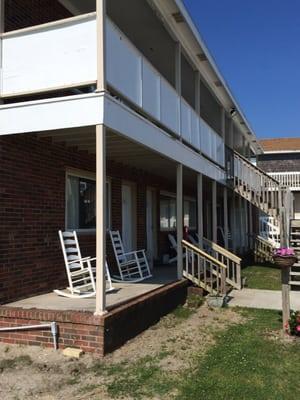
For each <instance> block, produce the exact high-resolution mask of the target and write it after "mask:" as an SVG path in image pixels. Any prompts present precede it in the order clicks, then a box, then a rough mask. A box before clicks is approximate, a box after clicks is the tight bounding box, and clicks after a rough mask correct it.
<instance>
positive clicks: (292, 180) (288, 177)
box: [268, 171, 300, 192]
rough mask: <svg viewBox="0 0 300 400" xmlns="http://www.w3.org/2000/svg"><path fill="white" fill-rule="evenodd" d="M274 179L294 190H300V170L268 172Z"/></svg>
mask: <svg viewBox="0 0 300 400" xmlns="http://www.w3.org/2000/svg"><path fill="white" fill-rule="evenodd" d="M268 175H270V176H271V177H272V178H273V179H276V180H277V181H278V182H279V183H280V184H281V185H282V186H284V187H286V188H289V189H290V190H291V191H292V192H296V191H297V192H298V191H300V172H299V171H294V172H293V171H287V172H268Z"/></svg>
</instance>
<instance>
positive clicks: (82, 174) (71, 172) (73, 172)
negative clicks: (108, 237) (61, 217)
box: [65, 168, 111, 234]
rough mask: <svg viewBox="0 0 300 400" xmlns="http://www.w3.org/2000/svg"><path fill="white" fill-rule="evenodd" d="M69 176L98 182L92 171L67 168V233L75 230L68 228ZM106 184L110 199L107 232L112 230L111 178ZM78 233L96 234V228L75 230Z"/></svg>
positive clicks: (107, 179)
mask: <svg viewBox="0 0 300 400" xmlns="http://www.w3.org/2000/svg"><path fill="white" fill-rule="evenodd" d="M68 176H75V177H77V178H84V179H90V180H92V181H95V182H96V173H95V172H92V171H85V170H81V169H76V168H67V169H66V173H65V230H66V231H73V229H69V228H68V214H67V213H68V210H67V179H68ZM106 183H107V184H108V194H107V199H108V204H107V205H106V207H108V221H107V226H106V230H107V231H108V230H110V229H111V178H110V177H107V178H106ZM75 231H76V232H77V233H80V234H89V233H96V228H87V229H75Z"/></svg>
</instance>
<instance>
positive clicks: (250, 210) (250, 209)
mask: <svg viewBox="0 0 300 400" xmlns="http://www.w3.org/2000/svg"><path fill="white" fill-rule="evenodd" d="M248 205H249V234H250V236H249V245H250V249H251V250H252V249H253V238H254V233H253V212H252V211H253V209H252V204H251V203H250V202H249V203H248Z"/></svg>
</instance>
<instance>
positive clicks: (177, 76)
mask: <svg viewBox="0 0 300 400" xmlns="http://www.w3.org/2000/svg"><path fill="white" fill-rule="evenodd" d="M175 87H176V91H177V93H178V94H179V96H181V44H180V43H179V42H178V43H176V48H175Z"/></svg>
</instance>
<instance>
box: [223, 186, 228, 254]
mask: <svg viewBox="0 0 300 400" xmlns="http://www.w3.org/2000/svg"><path fill="white" fill-rule="evenodd" d="M223 207H224V210H223V213H224V236H225V238H224V241H225V243H224V245H225V249H227V250H228V247H229V243H228V233H229V229H228V192H227V187H226V186H224V189H223Z"/></svg>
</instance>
